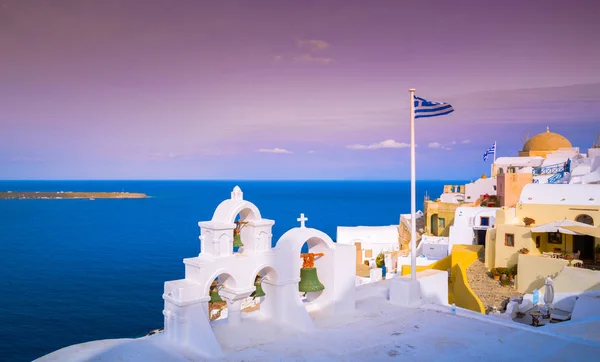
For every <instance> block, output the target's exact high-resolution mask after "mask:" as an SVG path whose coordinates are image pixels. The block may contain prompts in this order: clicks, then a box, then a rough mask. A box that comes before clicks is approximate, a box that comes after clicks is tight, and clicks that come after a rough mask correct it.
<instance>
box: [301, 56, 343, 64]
mask: <svg viewBox="0 0 600 362" xmlns="http://www.w3.org/2000/svg"><path fill="white" fill-rule="evenodd" d="M294 60H295V61H296V62H303V63H319V64H331V63H335V61H336V60H335V59H333V58H328V57H315V56H314V55H312V54H302V55H298V56H295V57H294Z"/></svg>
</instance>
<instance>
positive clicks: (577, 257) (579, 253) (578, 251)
mask: <svg viewBox="0 0 600 362" xmlns="http://www.w3.org/2000/svg"><path fill="white" fill-rule="evenodd" d="M580 255H581V250H577V252H576V253H575V254H573V259H574V260H575V259H579V256H580Z"/></svg>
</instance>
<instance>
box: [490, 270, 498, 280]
mask: <svg viewBox="0 0 600 362" xmlns="http://www.w3.org/2000/svg"><path fill="white" fill-rule="evenodd" d="M491 272H492V277H493V278H494V280H500V273H498V269H496V268H492V271H491Z"/></svg>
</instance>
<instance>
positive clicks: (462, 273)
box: [402, 245, 485, 314]
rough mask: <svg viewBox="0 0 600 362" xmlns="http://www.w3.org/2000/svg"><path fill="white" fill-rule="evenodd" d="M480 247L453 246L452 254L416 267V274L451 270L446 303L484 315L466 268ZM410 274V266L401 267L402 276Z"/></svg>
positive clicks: (475, 258) (473, 259) (483, 308)
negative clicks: (429, 270) (434, 270)
mask: <svg viewBox="0 0 600 362" xmlns="http://www.w3.org/2000/svg"><path fill="white" fill-rule="evenodd" d="M481 250H482V246H481V245H454V246H453V247H452V254H451V255H449V256H447V257H445V258H443V259H441V260H438V261H437V262H435V263H433V264H431V265H429V266H417V272H419V271H423V270H427V269H436V270H445V271H447V270H448V269H451V271H450V281H449V282H448V303H456V305H457V306H458V307H461V308H466V309H469V310H472V311H475V312H479V313H482V314H485V307H484V306H483V303H482V302H481V300H480V299H479V297H477V295H476V294H475V292H473V289H471V286H470V285H469V282H468V280H467V268H468V267H469V266H470V265H471V264H473V262H474V261H475V260H477V259H478V257H479V256H478V255H479V253H480V252H481ZM408 274H410V265H403V266H402V275H408Z"/></svg>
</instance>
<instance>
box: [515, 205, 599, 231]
mask: <svg viewBox="0 0 600 362" xmlns="http://www.w3.org/2000/svg"><path fill="white" fill-rule="evenodd" d="M582 214H586V215H590V216H591V217H592V218H593V219H594V225H596V226H597V225H600V208H599V207H598V206H596V207H586V206H581V205H579V206H576V205H537V204H521V205H518V206H517V208H516V216H517V219H518V220H519V222H521V223H522V222H523V218H525V217H530V218H532V219H534V220H535V224H534V225H533V226H536V225H542V224H545V223H548V222H552V221H556V220H563V219H568V220H575V218H577V216H579V215H582Z"/></svg>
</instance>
